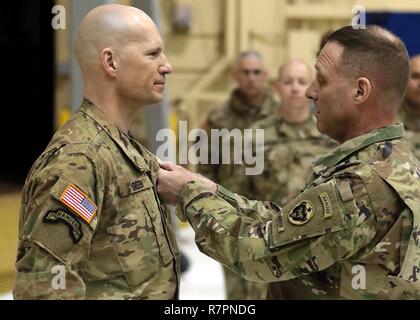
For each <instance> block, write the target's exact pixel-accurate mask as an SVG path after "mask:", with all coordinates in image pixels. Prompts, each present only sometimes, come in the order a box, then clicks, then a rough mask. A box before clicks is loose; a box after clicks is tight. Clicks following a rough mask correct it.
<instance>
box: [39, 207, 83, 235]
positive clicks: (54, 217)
mask: <svg viewBox="0 0 420 320" xmlns="http://www.w3.org/2000/svg"><path fill="white" fill-rule="evenodd" d="M42 221H44V222H45V223H52V224H56V223H59V222H61V223H64V224H65V225H66V226H67V227H68V228H69V232H70V237H71V238H72V240H73V242H74V243H78V242H79V241H80V239H82V237H83V231H82V225H81V223H80V221H79V220H77V218H76V217H75V216H74V215H73V214H72V213H70V212H66V211H64V210H62V209H57V210H49V211H48V212H47V214H46V215H45V216H44V218H43V219H42Z"/></svg>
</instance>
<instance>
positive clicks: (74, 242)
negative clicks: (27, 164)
mask: <svg viewBox="0 0 420 320" xmlns="http://www.w3.org/2000/svg"><path fill="white" fill-rule="evenodd" d="M158 168H159V166H158V164H157V162H156V159H155V157H154V156H153V155H152V154H150V153H149V152H148V151H147V150H146V149H144V148H143V147H142V146H141V145H140V144H138V143H137V142H136V141H135V140H133V139H132V138H131V137H129V136H128V135H125V134H124V133H122V132H121V131H119V130H118V129H117V127H116V126H115V125H114V124H113V123H112V122H111V121H109V120H108V119H107V117H106V116H105V114H103V113H102V112H101V111H100V110H99V109H98V108H97V107H95V106H93V105H92V104H90V103H89V102H88V101H86V100H85V101H84V102H83V104H82V106H81V109H80V110H79V111H78V112H77V113H76V114H75V115H74V116H73V118H72V119H70V120H69V121H68V122H67V123H66V124H65V125H64V126H63V127H62V128H61V129H60V130H59V131H57V133H56V134H55V135H54V137H53V138H52V140H51V142H50V143H49V145H48V146H47V148H46V150H45V151H44V152H43V154H42V155H41V156H40V157H39V158H38V159H37V161H36V162H35V164H34V165H33V167H32V168H31V171H30V173H29V175H28V178H27V180H26V183H25V186H24V189H23V194H22V203H21V212H20V226H19V246H18V255H17V262H16V269H17V277H16V283H15V287H14V292H13V293H14V297H15V299H176V298H177V297H178V283H179V253H178V249H177V246H176V243H175V237H174V233H173V230H172V229H171V228H172V227H171V223H170V220H169V217H168V215H167V213H166V212H165V210H163V208H162V207H161V206H160V204H159V200H158V197H157V194H156V191H155V185H156V179H157V171H158ZM57 266H59V267H57ZM60 270H61V271H62V273H60V274H61V275H63V274H64V279H63V280H61V285H63V286H64V289H62V288H60V286H58V285H57V283H56V282H57V281H56V280H57V276H58V275H59V274H58V271H60ZM54 283H55V286H54Z"/></svg>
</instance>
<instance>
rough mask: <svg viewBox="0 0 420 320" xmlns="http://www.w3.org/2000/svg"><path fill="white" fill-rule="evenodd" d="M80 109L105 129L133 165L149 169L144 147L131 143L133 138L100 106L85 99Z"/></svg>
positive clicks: (140, 169)
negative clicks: (144, 155) (121, 129)
mask: <svg viewBox="0 0 420 320" xmlns="http://www.w3.org/2000/svg"><path fill="white" fill-rule="evenodd" d="M80 111H81V112H83V113H84V114H85V115H87V116H88V117H89V118H91V119H92V120H93V121H94V122H95V123H96V124H97V125H98V126H99V127H100V128H101V129H103V130H104V131H105V132H106V134H107V135H108V136H109V137H110V138H111V139H112V140H113V141H114V142H115V143H116V144H117V145H118V146H119V148H120V149H121V151H122V152H123V153H124V154H125V155H126V156H127V158H128V159H130V161H131V162H132V163H133V165H134V166H135V167H136V168H137V169H138V170H139V171H140V172H145V171H149V170H150V169H149V166H148V165H147V164H146V162H145V161H144V157H143V155H142V154H141V152H144V150H142V149H143V148H142V147H141V146H140V145H139V144H137V146H136V147H138V148H139V149H137V148H135V147H134V146H133V144H132V143H131V141H130V139H133V138H131V137H130V136H129V135H126V134H125V133H123V132H122V131H120V130H119V129H118V127H117V126H116V125H115V123H114V122H113V121H112V120H111V119H109V118H108V116H107V115H106V114H105V113H103V112H102V110H100V109H99V108H98V107H96V106H95V105H94V104H93V103H91V102H90V101H88V100H87V99H84V100H83V102H82V105H81V106H80Z"/></svg>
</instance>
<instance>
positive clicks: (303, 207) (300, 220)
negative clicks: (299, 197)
mask: <svg viewBox="0 0 420 320" xmlns="http://www.w3.org/2000/svg"><path fill="white" fill-rule="evenodd" d="M313 216H314V206H313V204H312V203H310V202H309V201H301V202H300V203H299V204H298V205H297V206H295V207H294V208H293V209H292V210H291V211H290V212H289V221H290V223H291V224H294V225H298V226H299V225H302V224H305V223H307V222H308V221H309V220H311V219H312V217H313Z"/></svg>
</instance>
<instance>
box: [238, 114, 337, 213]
mask: <svg viewBox="0 0 420 320" xmlns="http://www.w3.org/2000/svg"><path fill="white" fill-rule="evenodd" d="M253 128H254V129H263V130H264V144H263V145H262V146H257V148H264V171H263V172H262V173H261V174H260V175H254V176H252V175H250V176H249V180H250V192H249V193H248V194H244V195H246V196H250V197H253V199H258V200H269V201H274V202H276V203H277V204H279V205H281V206H284V205H286V204H287V203H288V202H289V201H290V200H292V199H294V198H295V197H296V196H297V195H298V194H299V191H300V190H302V189H303V187H304V186H305V183H307V182H309V181H310V179H311V177H312V162H313V161H315V160H316V158H318V157H319V156H321V155H323V154H326V153H327V152H329V151H331V150H332V149H333V148H334V147H336V146H337V143H336V142H335V141H333V140H332V139H330V138H328V137H327V136H325V135H323V134H321V133H320V132H319V131H318V129H317V127H316V120H315V119H314V117H312V116H311V117H310V118H309V119H308V120H306V121H305V122H303V123H297V124H292V123H289V122H287V121H285V120H284V119H282V118H281V117H280V116H279V115H272V116H270V117H268V118H266V119H263V120H261V121H258V122H257V123H256V124H255V125H254V126H253Z"/></svg>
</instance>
